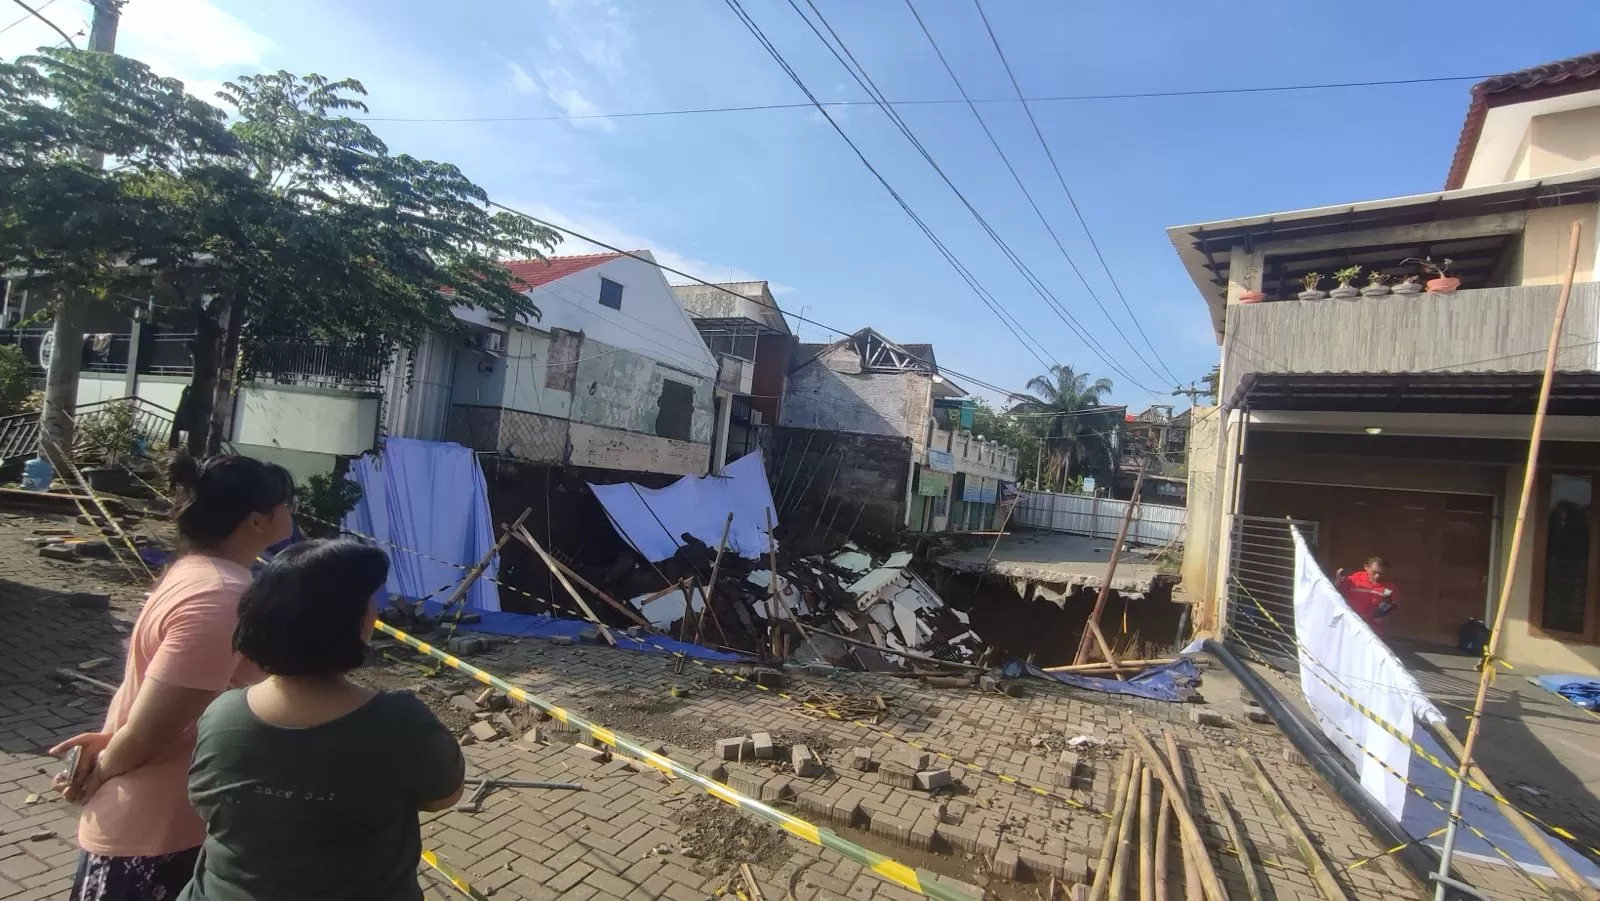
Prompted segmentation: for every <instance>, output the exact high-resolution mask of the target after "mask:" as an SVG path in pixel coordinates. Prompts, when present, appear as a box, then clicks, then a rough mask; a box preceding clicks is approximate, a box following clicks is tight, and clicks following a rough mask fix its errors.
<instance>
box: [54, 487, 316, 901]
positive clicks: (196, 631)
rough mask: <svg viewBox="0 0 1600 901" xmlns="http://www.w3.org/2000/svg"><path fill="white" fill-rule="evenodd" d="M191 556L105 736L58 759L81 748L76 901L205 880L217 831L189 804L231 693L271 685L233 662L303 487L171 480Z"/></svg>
mask: <svg viewBox="0 0 1600 901" xmlns="http://www.w3.org/2000/svg"><path fill="white" fill-rule="evenodd" d="M170 475H171V479H172V488H173V497H174V502H173V511H172V512H173V518H174V519H175V520H176V522H177V526H178V537H179V542H180V546H179V556H178V558H177V560H175V561H174V562H173V563H172V564H171V565H169V566H168V567H167V570H166V572H165V573H163V574H162V576H161V580H160V581H159V582H158V583H157V584H156V586H155V589H154V590H153V591H151V593H150V597H149V599H148V600H146V601H145V603H144V607H143V608H142V609H141V610H140V611H139V619H138V621H137V622H136V623H135V624H134V627H133V634H132V636H131V637H130V638H129V639H128V660H127V663H126V665H125V666H124V669H123V674H122V685H121V687H120V688H118V689H117V693H116V695H115V696H114V697H112V699H111V709H110V710H109V711H108V712H107V714H106V724H105V728H104V729H103V730H102V731H100V732H89V733H85V734H83V735H79V736H76V737H74V738H71V739H68V740H67V741H65V742H63V743H62V744H61V745H59V746H58V747H56V748H54V749H52V751H51V753H52V754H55V755H57V756H60V755H63V754H66V753H68V752H69V751H70V750H71V749H73V748H81V752H80V754H81V761H80V764H79V766H78V768H77V770H76V773H75V774H74V775H73V777H72V778H67V777H66V774H63V776H60V777H57V780H56V782H57V788H58V789H59V790H60V791H61V793H62V794H63V795H65V796H66V798H67V800H69V801H72V802H74V803H77V804H82V805H83V816H82V818H81V819H80V821H79V824H78V844H79V845H80V846H81V847H82V848H83V854H82V855H81V856H80V857H79V861H78V873H77V878H76V880H75V881H74V883H73V886H72V899H73V901H168V899H172V898H176V897H177V896H178V893H179V892H181V891H182V890H183V887H184V885H186V884H187V883H188V881H189V878H190V877H191V876H192V875H193V874H194V868H195V859H196V856H197V854H198V852H199V849H200V844H201V842H202V841H204V839H205V835H206V830H205V824H204V823H203V822H202V821H201V819H200V815H199V814H198V813H196V812H195V810H194V808H193V807H192V806H190V804H189V798H188V793H187V792H188V773H189V761H190V758H191V757H193V756H194V744H195V722H196V721H197V720H198V719H199V718H200V714H201V712H203V711H204V710H205V709H206V705H207V704H210V703H211V701H212V700H213V699H215V698H216V697H217V696H218V695H219V694H221V693H222V692H223V691H225V690H227V689H228V688H229V687H232V686H238V685H243V684H248V683H251V682H255V681H259V679H260V673H259V671H257V670H255V668H254V667H252V666H250V665H249V664H248V663H244V664H241V660H240V658H239V657H238V655H237V654H235V653H234V650H233V630H234V626H235V625H236V624H237V622H238V619H239V597H240V595H242V594H243V593H244V590H245V589H246V588H248V587H249V585H250V565H251V564H252V563H253V562H255V559H256V557H257V556H258V555H260V554H261V553H262V552H263V551H265V550H266V549H267V548H268V547H270V546H272V545H273V544H276V543H278V542H279V541H282V540H283V539H285V538H287V537H288V536H289V533H290V530H291V528H292V519H293V515H294V514H293V505H294V480H293V479H292V478H290V476H289V473H288V472H287V471H286V470H284V469H283V468H282V467H281V466H274V465H271V464H267V463H262V462H261V461H259V460H254V459H251V458H249V457H236V456H219V457H211V458H208V459H205V460H200V461H195V460H192V459H190V458H188V457H186V456H180V457H178V458H177V459H176V460H174V461H173V464H172V467H171V473H170Z"/></svg>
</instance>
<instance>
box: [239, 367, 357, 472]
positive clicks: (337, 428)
mask: <svg viewBox="0 0 1600 901" xmlns="http://www.w3.org/2000/svg"><path fill="white" fill-rule="evenodd" d="M237 404H238V405H237V407H236V408H235V412H234V418H233V440H234V441H235V442H237V443H240V444H255V445H262V446H266V447H279V448H284V449H289V450H298V451H307V452H310V453H318V454H334V455H355V454H360V453H363V452H365V451H367V450H370V449H371V448H372V442H373V439H374V438H375V436H376V435H377V431H378V406H379V400H378V396H377V395H376V394H356V393H354V392H350V391H339V390H335V389H320V388H303V387H298V386H293V385H267V384H256V385H245V386H243V387H241V388H240V389H239V395H238V402H237Z"/></svg>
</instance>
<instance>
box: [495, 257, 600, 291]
mask: <svg viewBox="0 0 1600 901" xmlns="http://www.w3.org/2000/svg"><path fill="white" fill-rule="evenodd" d="M622 257H623V254H620V253H590V254H582V255H578V256H570V257H550V258H548V259H545V260H506V261H504V262H502V263H501V264H500V265H502V266H504V267H505V268H506V271H507V272H510V273H511V276H512V277H513V278H515V279H516V280H517V281H518V282H520V283H522V285H523V286H524V287H527V288H537V287H539V286H540V285H547V284H549V283H551V282H553V281H555V280H556V279H561V278H566V277H567V276H569V275H571V274H573V273H574V272H582V271H583V270H585V269H590V268H593V267H595V266H599V265H600V264H602V263H609V262H611V261H612V260H620V259H622Z"/></svg>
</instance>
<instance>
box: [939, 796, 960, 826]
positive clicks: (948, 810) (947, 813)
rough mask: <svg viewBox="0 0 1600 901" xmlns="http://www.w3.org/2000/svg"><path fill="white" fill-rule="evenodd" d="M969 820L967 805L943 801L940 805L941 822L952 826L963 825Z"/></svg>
mask: <svg viewBox="0 0 1600 901" xmlns="http://www.w3.org/2000/svg"><path fill="white" fill-rule="evenodd" d="M966 818H967V805H966V804H965V803H963V802H961V801H943V802H940V804H939V822H941V823H947V824H949V825H951V826H959V825H961V821H962V820H964V819H966Z"/></svg>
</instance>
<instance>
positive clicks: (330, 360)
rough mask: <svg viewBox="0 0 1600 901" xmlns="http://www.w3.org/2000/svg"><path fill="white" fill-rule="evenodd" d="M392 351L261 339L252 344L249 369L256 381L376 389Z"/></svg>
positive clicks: (369, 345)
mask: <svg viewBox="0 0 1600 901" xmlns="http://www.w3.org/2000/svg"><path fill="white" fill-rule="evenodd" d="M392 355H393V348H392V347H390V346H389V345H387V344H384V343H382V342H379V341H370V340H369V341H324V340H320V339H317V338H292V337H283V338H263V339H259V340H257V341H255V342H253V343H252V344H251V347H250V350H249V356H248V362H249V369H250V372H251V375H252V377H253V378H255V379H256V380H258V381H268V382H277V383H279V384H302V385H318V386H322V387H330V388H376V387H378V385H379V384H380V383H381V382H382V380H383V372H384V368H385V367H386V366H388V364H389V359H390V357H391V356H392Z"/></svg>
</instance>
